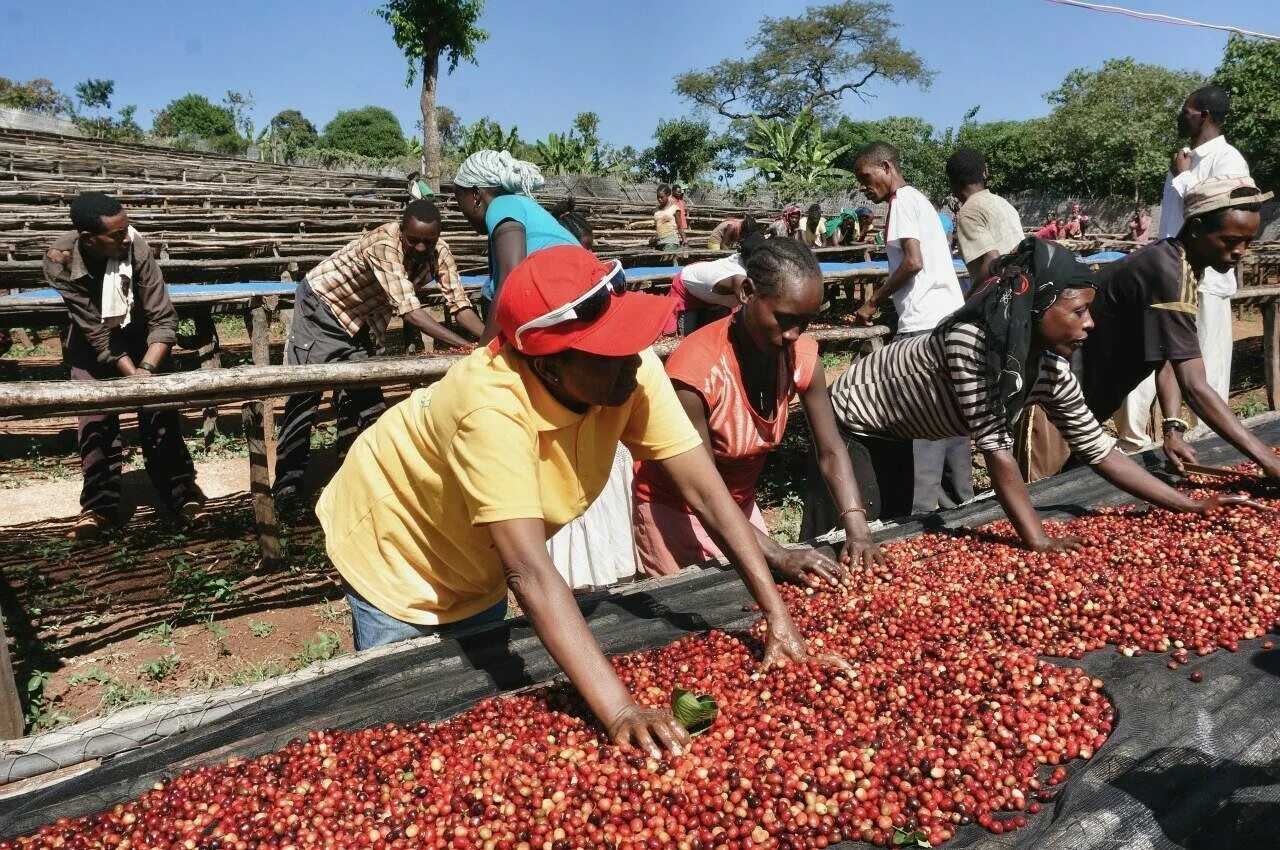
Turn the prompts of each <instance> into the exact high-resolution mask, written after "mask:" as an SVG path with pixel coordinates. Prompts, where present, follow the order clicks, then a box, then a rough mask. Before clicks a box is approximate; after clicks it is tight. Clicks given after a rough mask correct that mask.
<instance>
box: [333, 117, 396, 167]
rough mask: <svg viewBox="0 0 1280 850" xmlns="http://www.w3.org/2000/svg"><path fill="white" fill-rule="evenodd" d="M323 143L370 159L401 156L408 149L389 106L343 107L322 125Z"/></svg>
mask: <svg viewBox="0 0 1280 850" xmlns="http://www.w3.org/2000/svg"><path fill="white" fill-rule="evenodd" d="M324 146H325V147H327V148H333V149H336V150H342V151H351V152H352V153H357V154H360V155H361V156H367V157H370V158H372V159H391V158H394V157H402V156H404V155H405V151H406V150H407V148H406V145H405V141H404V132H403V131H402V130H401V129H400V121H399V120H398V119H397V118H396V116H395V115H394V114H393V113H392V112H391V110H389V109H383V108H382V107H381V106H365V107H363V108H361V109H346V110H343V111H342V112H339V113H338V114H337V115H335V116H333V120H332V121H330V122H329V123H328V124H326V125H325V128H324Z"/></svg>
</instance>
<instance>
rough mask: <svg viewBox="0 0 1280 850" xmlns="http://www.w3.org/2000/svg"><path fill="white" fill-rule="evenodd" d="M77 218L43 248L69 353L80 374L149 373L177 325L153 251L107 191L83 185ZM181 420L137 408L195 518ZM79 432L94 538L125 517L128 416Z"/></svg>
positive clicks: (187, 513) (84, 501)
mask: <svg viewBox="0 0 1280 850" xmlns="http://www.w3.org/2000/svg"><path fill="white" fill-rule="evenodd" d="M71 223H72V224H73V225H74V226H75V230H74V231H72V232H70V233H66V234H63V235H62V236H60V237H58V239H57V240H56V241H55V242H54V243H53V246H52V247H51V248H50V249H49V250H48V251H47V252H46V253H45V257H44V277H45V280H46V281H47V282H48V283H49V285H50V286H52V287H53V288H54V289H56V290H58V292H59V293H60V294H61V295H62V299H63V301H65V302H66V305H67V313H68V316H69V318H70V322H69V323H68V329H67V334H66V337H65V339H64V341H63V351H64V357H65V359H66V361H67V363H68V365H70V367H71V377H72V379H73V380H77V381H100V380H109V379H113V378H121V377H124V378H130V379H135V380H136V379H145V378H148V377H150V376H151V375H153V374H155V373H156V372H158V371H160V370H161V368H162V367H163V366H164V365H165V360H166V359H167V358H168V356H169V349H170V348H172V347H173V344H174V341H175V332H176V330H177V326H178V314H177V312H176V311H175V310H174V309H173V303H172V302H171V301H170V300H169V292H168V290H167V289H166V288H165V283H164V277H163V276H162V275H161V274H160V267H159V266H158V265H156V261H155V257H154V256H152V253H151V248H150V247H149V246H148V245H147V243H146V242H145V241H144V240H143V239H142V237H140V236H139V235H138V234H137V231H135V230H133V229H132V228H131V227H130V226H129V216H128V215H127V214H126V213H125V211H124V209H123V208H122V207H121V206H120V203H119V202H118V201H116V200H115V199H114V198H111V197H109V196H107V195H104V194H102V193H101V192H85V193H83V194H81V195H80V196H79V197H77V198H76V199H75V200H74V201H73V202H72V203H71ZM180 426H181V418H180V417H179V414H178V411H176V410H163V411H138V433H139V436H140V439H141V442H142V455H143V458H144V459H145V462H146V469H147V474H148V476H149V477H150V478H151V482H152V484H153V485H155V488H156V491H157V492H158V493H159V495H160V498H161V499H162V500H163V502H164V503H165V505H166V506H167V507H168V508H169V509H170V510H173V511H175V512H178V513H180V514H181V515H182V516H184V517H186V518H187V519H197V518H199V517H200V516H202V512H203V509H202V507H201V506H202V504H203V503H204V494H203V493H201V492H200V488H199V487H197V486H196V481H195V478H196V473H195V467H194V465H193V464H192V463H191V455H190V454H189V453H188V452H187V447H186V444H184V443H183V442H182V434H181V430H180ZM77 437H78V440H79V445H80V464H81V468H82V470H83V472H84V486H83V488H82V490H81V492H80V507H81V509H82V511H83V512H82V513H81V515H80V518H79V519H78V520H77V521H76V524H75V527H74V528H73V530H72V536H74V537H76V538H80V539H87V538H92V537H95V536H97V535H98V534H100V533H101V532H102V531H103V530H104V529H106V528H107V527H109V526H111V525H114V524H116V523H118V522H119V520H120V516H119V509H120V470H121V463H122V452H121V443H120V418H119V417H118V416H117V415H116V414H95V415H90V416H81V417H80V422H79V427H78V429H77Z"/></svg>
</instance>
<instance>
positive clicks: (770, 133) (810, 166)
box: [744, 110, 852, 193]
mask: <svg viewBox="0 0 1280 850" xmlns="http://www.w3.org/2000/svg"><path fill="white" fill-rule="evenodd" d="M746 147H747V150H748V151H750V152H751V153H752V154H753V156H751V157H750V158H749V159H748V160H747V161H746V163H744V164H745V165H746V167H747V168H754V169H755V170H756V171H758V172H760V175H761V176H762V177H764V179H765V180H766V181H767V182H768V183H771V184H778V185H779V187H780V188H782V190H783V191H785V192H789V193H806V192H815V191H818V190H820V189H823V188H825V187H826V186H827V185H829V184H830V183H831V182H832V181H834V180H836V179H839V178H848V177H851V176H852V175H851V173H850V172H849V171H847V170H845V169H843V168H839V167H837V166H835V165H834V164H833V163H834V162H835V161H836V159H837V158H838V157H840V156H841V155H842V154H844V153H845V152H846V151H847V150H848V149H849V145H847V144H845V145H839V146H833V145H831V144H829V143H828V142H827V140H826V139H825V138H824V137H823V132H822V126H821V125H820V124H818V122H817V120H816V119H815V118H814V116H813V113H811V112H809V111H807V110H806V111H804V112H801V113H800V115H799V116H797V117H796V119H795V120H793V121H783V120H780V119H777V118H774V119H772V120H770V121H763V120H761V119H760V118H756V117H754V116H753V117H752V119H751V130H750V132H749V133H748V135H747V141H746Z"/></svg>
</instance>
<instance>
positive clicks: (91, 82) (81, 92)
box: [71, 79, 142, 141]
mask: <svg viewBox="0 0 1280 850" xmlns="http://www.w3.org/2000/svg"><path fill="white" fill-rule="evenodd" d="M115 90H116V84H115V81H114V80H97V79H88V80H85V81H84V82H82V83H76V87H75V92H76V100H77V101H78V102H79V104H80V105H79V107H78V108H74V107H73V108H72V110H71V120H72V121H74V122H75V124H76V126H77V127H79V128H80V129H81V130H84V131H85V132H87V133H89V134H91V135H94V136H97V137H98V138H99V139H115V140H123V141H138V140H140V139H141V138H142V128H141V127H139V126H138V122H137V120H135V118H134V116H135V115H136V114H137V112H138V107H136V106H134V105H133V104H130V105H129V106H125V107H123V108H122V109H121V110H120V117H119V118H112V117H111V96H112V95H113V94H115ZM95 113H96V114H95Z"/></svg>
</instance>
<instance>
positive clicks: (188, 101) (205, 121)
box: [151, 94, 239, 144]
mask: <svg viewBox="0 0 1280 850" xmlns="http://www.w3.org/2000/svg"><path fill="white" fill-rule="evenodd" d="M151 129H152V131H153V132H154V133H155V134H156V135H157V136H168V137H172V138H178V137H182V136H190V137H192V138H196V139H207V140H210V141H215V140H219V141H221V143H223V144H225V143H226V141H227V137H235V138H237V139H238V138H239V134H238V133H237V131H236V119H235V115H233V114H232V112H231V110H230V109H228V108H226V107H225V106H219V105H218V104H216V103H213V102H212V101H210V100H209V98H207V97H205V96H204V95H202V94H185V95H183V96H182V97H180V98H178V99H177V100H174V101H171V102H170V103H169V105H168V106H166V107H165V108H164V109H161V110H160V111H159V112H157V113H156V117H155V120H154V121H153V122H152V124H151Z"/></svg>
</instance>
